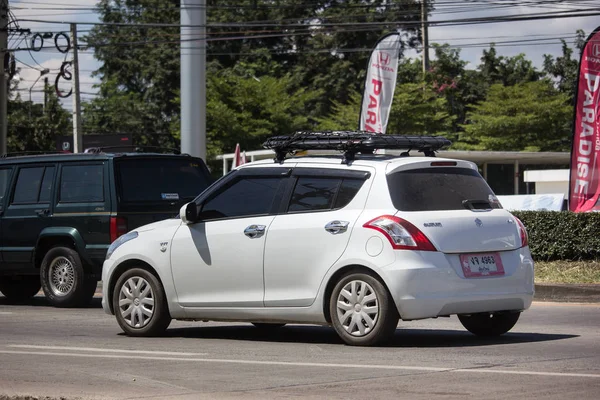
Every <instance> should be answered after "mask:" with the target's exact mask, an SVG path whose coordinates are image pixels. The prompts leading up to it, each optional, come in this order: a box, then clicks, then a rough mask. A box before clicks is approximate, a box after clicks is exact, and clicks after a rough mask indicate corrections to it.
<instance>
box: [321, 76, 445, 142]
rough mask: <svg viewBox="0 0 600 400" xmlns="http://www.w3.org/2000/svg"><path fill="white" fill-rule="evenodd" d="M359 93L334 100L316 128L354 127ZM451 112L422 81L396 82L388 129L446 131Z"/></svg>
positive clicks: (415, 132) (419, 132) (421, 132)
mask: <svg viewBox="0 0 600 400" xmlns="http://www.w3.org/2000/svg"><path fill="white" fill-rule="evenodd" d="M361 97H362V96H361V94H360V93H359V92H354V93H353V94H352V95H351V96H350V100H349V101H348V102H347V103H340V102H335V103H334V104H333V107H332V113H331V114H330V115H329V116H328V117H327V118H320V119H318V121H319V129H323V130H353V129H356V128H357V126H358V116H359V113H360V107H361ZM453 121H454V116H452V115H450V114H449V113H448V107H447V104H446V99H445V98H444V96H442V95H440V94H439V93H438V91H437V90H434V89H433V88H431V86H430V85H429V84H427V83H425V82H420V83H403V84H398V85H397V86H396V90H395V91H394V100H393V102H392V108H391V110H390V115H389V120H388V126H387V130H386V132H387V133H394V134H400V135H445V136H447V135H448V133H449V132H450V131H451V128H452V122H453Z"/></svg>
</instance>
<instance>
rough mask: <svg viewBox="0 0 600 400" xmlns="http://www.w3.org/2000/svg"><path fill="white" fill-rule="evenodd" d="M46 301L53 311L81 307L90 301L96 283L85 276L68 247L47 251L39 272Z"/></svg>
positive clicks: (78, 260)
mask: <svg viewBox="0 0 600 400" xmlns="http://www.w3.org/2000/svg"><path fill="white" fill-rule="evenodd" d="M40 280H41V283H42V289H43V290H44V294H45V295H46V298H47V299H48V301H49V302H50V304H52V305H53V306H55V307H81V306H85V305H87V304H89V302H90V301H91V299H92V298H93V297H94V293H95V291H96V286H97V285H98V281H97V280H96V279H95V278H91V277H89V276H86V273H85V270H84V269H83V263H82V262H81V257H80V256H79V253H77V252H76V251H75V250H73V249H71V248H69V247H53V248H52V249H50V250H49V251H48V252H47V253H46V255H45V256H44V259H43V260H42V265H41V268H40Z"/></svg>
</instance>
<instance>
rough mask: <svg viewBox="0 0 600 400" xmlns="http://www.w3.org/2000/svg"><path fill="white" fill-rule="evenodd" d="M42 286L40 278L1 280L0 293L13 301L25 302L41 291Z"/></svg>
mask: <svg viewBox="0 0 600 400" xmlns="http://www.w3.org/2000/svg"><path fill="white" fill-rule="evenodd" d="M41 287H42V284H41V283H40V278H39V277H38V276H23V277H13V276H6V277H2V278H0V292H2V294H3V295H4V296H5V297H6V298H7V299H9V300H11V301H24V300H27V299H30V298H32V297H33V296H35V295H36V294H37V292H39V291H40V288H41Z"/></svg>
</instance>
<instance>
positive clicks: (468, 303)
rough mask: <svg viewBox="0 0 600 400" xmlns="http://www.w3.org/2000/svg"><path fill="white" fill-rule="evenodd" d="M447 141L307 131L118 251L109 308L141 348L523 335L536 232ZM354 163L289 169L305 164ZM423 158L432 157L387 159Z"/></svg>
mask: <svg viewBox="0 0 600 400" xmlns="http://www.w3.org/2000/svg"><path fill="white" fill-rule="evenodd" d="M447 145H448V141H447V140H445V139H442V138H433V137H405V136H394V135H371V134H366V133H361V132H357V133H348V132H331V133H321V134H318V133H312V134H307V133H298V134H295V135H290V136H285V137H275V138H272V139H271V140H270V141H268V142H267V143H266V147H268V148H271V149H274V150H275V153H276V160H275V162H274V161H271V160H264V161H259V162H254V163H250V164H245V165H242V166H241V167H239V168H237V169H236V170H234V171H232V172H231V173H229V174H228V175H226V176H224V177H223V178H221V179H220V180H219V181H217V182H216V183H214V184H213V185H212V186H210V187H209V188H208V189H207V190H205V191H204V192H202V193H201V194H200V195H199V196H198V197H197V198H196V199H195V200H194V201H192V202H190V203H188V204H186V205H184V206H183V207H182V208H181V211H180V215H179V217H178V218H173V219H168V220H165V221H161V222H156V223H153V224H150V225H146V226H143V227H141V228H138V229H136V230H134V231H131V232H129V233H127V234H125V235H123V236H121V237H119V238H118V239H117V240H116V241H115V242H114V243H113V244H112V245H111V247H110V249H109V251H108V254H107V259H106V261H105V262H104V266H103V274H102V279H103V283H104V284H103V299H102V304H103V307H104V310H105V311H106V312H107V313H109V314H114V315H115V316H116V319H117V322H118V324H119V325H120V327H121V328H122V329H123V331H124V332H125V333H127V334H128V335H131V336H149V335H159V334H161V333H163V332H164V331H165V330H166V328H167V327H168V325H169V323H170V321H171V320H172V319H178V320H214V321H245V322H251V323H253V324H255V325H257V326H258V327H260V328H262V329H276V328H279V327H281V326H283V325H284V324H286V323H302V324H320V325H330V326H332V327H333V328H334V329H335V331H336V332H337V334H338V335H339V336H340V338H341V339H342V340H343V341H344V342H345V343H347V344H350V345H374V344H379V343H382V342H384V341H385V340H386V339H388V338H390V336H391V335H393V333H394V331H395V330H396V327H397V325H398V321H399V320H400V319H401V320H403V321H409V320H417V319H424V318H435V317H446V316H450V315H457V316H458V319H459V320H460V322H461V323H462V325H463V326H464V327H465V328H466V329H467V330H469V331H470V332H472V333H473V334H475V335H479V336H497V335H501V334H504V333H506V332H508V331H509V330H510V329H511V328H512V327H513V326H514V325H515V324H516V322H517V320H518V319H519V315H520V313H521V312H522V311H524V310H526V309H527V308H529V307H530V305H531V302H532V298H533V293H534V274H533V265H534V264H533V260H532V257H531V254H530V251H529V247H528V244H527V233H526V230H525V227H524V226H523V224H522V223H521V222H520V221H519V220H518V219H517V218H516V217H514V216H513V215H511V214H510V213H509V212H507V211H506V210H504V209H502V207H501V204H500V203H499V202H498V200H497V198H496V196H495V195H494V193H493V192H492V190H491V189H490V187H489V186H488V185H487V183H486V182H485V180H484V179H483V178H482V177H481V175H480V174H479V172H478V169H477V166H476V165H475V164H473V163H471V162H467V161H461V160H452V159H440V158H435V157H432V156H433V155H434V154H435V151H436V150H437V149H439V148H441V147H443V146H447ZM334 149H335V150H340V151H341V152H342V153H343V154H342V155H341V156H335V155H326V156H316V155H314V156H313V155H311V156H304V157H286V155H288V154H290V153H292V154H293V152H294V151H296V150H334ZM375 149H383V150H386V149H407V150H412V151H414V150H415V149H416V150H419V151H421V152H423V153H424V155H425V156H412V155H409V152H408V151H407V152H405V153H403V154H402V155H401V156H390V155H385V154H375V153H379V152H380V151H379V150H378V151H377V152H374V150H375Z"/></svg>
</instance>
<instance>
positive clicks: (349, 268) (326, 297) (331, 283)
mask: <svg viewBox="0 0 600 400" xmlns="http://www.w3.org/2000/svg"><path fill="white" fill-rule="evenodd" d="M357 272H362V273H366V274H368V275H371V276H373V277H374V278H375V279H377V280H379V281H380V282H381V284H382V285H383V286H384V287H385V290H387V291H388V293H390V289H389V287H388V285H387V284H386V282H385V280H384V279H383V278H382V276H381V275H380V274H378V273H377V272H376V271H375V270H374V269H372V268H369V267H366V266H364V265H360V264H351V265H346V266H344V267H341V268H340V269H338V270H337V271H335V272H334V273H333V275H331V277H330V278H329V280H328V281H327V285H326V286H325V291H324V293H323V304H322V306H323V315H325V320H326V321H327V322H329V323H331V314H330V313H329V301H330V298H331V294H332V293H333V289H334V288H335V285H336V284H337V282H338V281H339V279H340V278H341V277H342V276H344V275H347V274H350V273H357ZM390 298H393V297H392V296H390Z"/></svg>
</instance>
